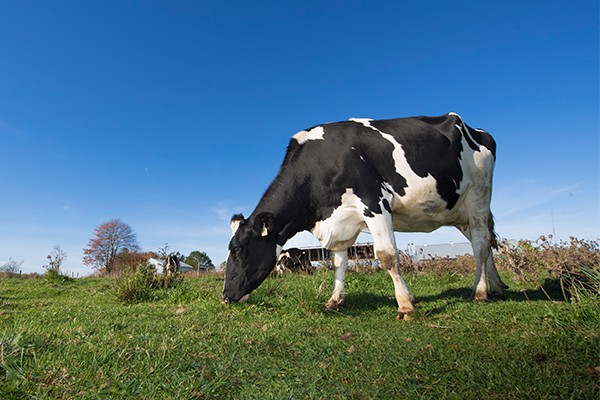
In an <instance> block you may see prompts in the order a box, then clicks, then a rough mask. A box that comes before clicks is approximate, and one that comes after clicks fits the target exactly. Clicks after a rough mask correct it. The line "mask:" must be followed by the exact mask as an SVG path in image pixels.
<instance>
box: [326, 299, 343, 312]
mask: <svg viewBox="0 0 600 400" xmlns="http://www.w3.org/2000/svg"><path fill="white" fill-rule="evenodd" d="M345 305H346V301H345V300H343V299H342V300H339V301H337V300H329V301H328V302H327V304H325V308H326V309H327V310H328V311H337V310H339V309H340V307H344V306H345Z"/></svg>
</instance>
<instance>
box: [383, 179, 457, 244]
mask: <svg viewBox="0 0 600 400" xmlns="http://www.w3.org/2000/svg"><path fill="white" fill-rule="evenodd" d="M423 183H426V184H424V185H420V186H419V187H418V188H412V189H411V188H410V187H408V188H406V193H405V195H404V196H399V195H397V194H396V195H394V199H393V201H392V211H393V217H392V218H393V225H394V230H395V231H397V232H431V231H434V230H436V229H438V228H439V227H441V226H446V225H462V224H464V223H466V222H468V215H467V213H466V210H465V209H464V207H463V205H462V203H463V201H462V200H463V199H464V194H463V195H461V197H460V198H459V201H458V203H457V204H456V205H455V206H454V208H452V209H451V210H449V209H448V208H447V206H448V203H447V202H446V201H445V200H444V199H442V198H441V197H440V195H439V194H438V192H437V189H436V185H435V181H434V180H433V179H432V182H423Z"/></svg>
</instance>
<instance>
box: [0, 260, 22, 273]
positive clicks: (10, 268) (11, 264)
mask: <svg viewBox="0 0 600 400" xmlns="http://www.w3.org/2000/svg"><path fill="white" fill-rule="evenodd" d="M24 261H25V260H21V261H15V260H13V259H12V258H11V257H8V261H7V262H6V263H4V264H2V265H1V266H0V272H10V273H13V274H16V273H17V272H19V268H21V265H23V262H24Z"/></svg>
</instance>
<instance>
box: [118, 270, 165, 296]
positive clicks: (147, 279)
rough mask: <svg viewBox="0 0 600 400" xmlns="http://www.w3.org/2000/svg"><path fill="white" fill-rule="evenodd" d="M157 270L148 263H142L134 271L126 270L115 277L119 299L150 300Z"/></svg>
mask: <svg viewBox="0 0 600 400" xmlns="http://www.w3.org/2000/svg"><path fill="white" fill-rule="evenodd" d="M154 275H155V270H154V267H152V266H151V265H150V264H148V263H140V264H138V266H137V268H136V269H135V270H134V271H125V272H123V273H122V274H121V275H120V276H118V277H116V278H115V281H114V282H115V283H114V284H115V294H116V296H117V299H119V300H120V301H122V302H126V303H135V302H139V301H145V300H150V299H151V298H152V295H153V292H154V289H155V288H156V287H155V282H154Z"/></svg>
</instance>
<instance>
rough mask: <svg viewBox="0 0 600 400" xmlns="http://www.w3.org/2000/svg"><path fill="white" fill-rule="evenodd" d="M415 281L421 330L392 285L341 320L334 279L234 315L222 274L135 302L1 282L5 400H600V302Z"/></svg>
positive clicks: (76, 285)
mask: <svg viewBox="0 0 600 400" xmlns="http://www.w3.org/2000/svg"><path fill="white" fill-rule="evenodd" d="M405 278H406V281H407V283H408V285H409V287H411V289H412V291H413V293H414V294H415V295H416V296H417V298H418V299H419V300H420V303H419V304H418V305H417V308H418V311H417V313H416V314H415V315H414V318H413V319H412V320H410V321H396V320H395V318H394V317H395V314H396V311H395V307H396V305H395V300H394V298H393V286H392V283H391V279H390V278H389V277H388V276H387V274H385V273H383V272H374V273H370V274H362V273H349V274H348V276H347V285H346V286H347V307H345V308H344V309H342V310H341V311H340V312H328V311H326V310H325V309H324V307H323V305H324V303H325V302H326V300H327V298H328V296H329V294H330V290H331V285H332V272H329V271H319V272H316V273H314V274H313V275H309V276H305V275H286V276H284V277H275V278H269V279H268V280H267V281H265V283H264V284H263V285H262V286H261V287H260V288H259V289H257V291H256V292H255V293H254V294H253V298H252V300H251V302H250V303H247V304H236V305H230V306H227V305H223V304H221V303H220V291H221V289H222V278H220V277H218V276H207V277H199V278H186V279H185V280H184V282H183V283H182V284H181V285H179V286H177V287H175V288H172V289H169V290H159V291H156V292H155V294H154V295H153V297H152V300H151V301H146V302H141V303H134V304H125V303H122V302H120V301H119V300H118V299H117V297H116V295H115V290H114V284H113V282H112V281H111V280H110V279H94V278H86V279H79V280H74V281H68V282H64V283H57V282H51V281H48V280H44V279H0V398H3V399H4V398H6V399H13V398H14V399H21V398H56V399H71V398H90V399H106V398H144V399H155V398H159V399H160V398H169V399H170V398H178V399H205V398H215V399H228V398H231V399H253V398H257V399H270V398H273V399H286V398H290V399H303V398H308V399H313V398H324V399H335V398H356V399H373V398H381V399H388V398H403V399H404V398H406V399H410V398H415V399H427V398H431V399H440V398H457V399H469V398H477V399H481V398H492V399H494V398H497V399H522V398H556V399H568V398H573V399H585V398H590V399H592V398H598V395H599V394H600V389H599V388H600V381H599V377H598V374H597V370H596V369H595V368H596V367H599V366H600V340H599V339H600V307H599V305H600V304H599V302H598V299H597V298H593V297H592V298H589V299H586V300H584V301H581V302H579V303H570V302H565V301H560V300H557V301H550V300H548V299H547V298H546V296H545V295H544V294H543V293H542V292H541V291H539V290H535V289H529V290H527V291H524V290H525V288H521V287H519V286H518V285H517V284H516V283H514V282H512V280H511V279H510V276H506V275H503V279H504V280H505V281H507V282H509V284H510V285H511V289H512V290H513V291H510V292H509V293H508V300H506V301H502V302H493V303H489V304H478V303H474V302H472V301H469V300H468V296H469V294H470V291H471V284H472V275H464V276H462V275H453V274H450V273H444V274H427V275H419V276H417V275H407V276H406V277H405ZM559 298H561V297H560V296H558V297H557V299H559Z"/></svg>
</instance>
